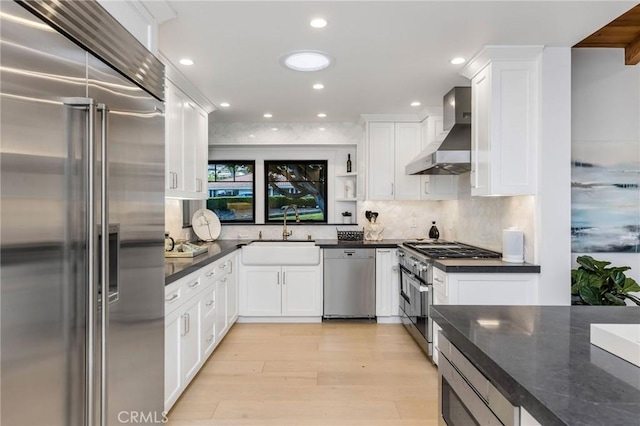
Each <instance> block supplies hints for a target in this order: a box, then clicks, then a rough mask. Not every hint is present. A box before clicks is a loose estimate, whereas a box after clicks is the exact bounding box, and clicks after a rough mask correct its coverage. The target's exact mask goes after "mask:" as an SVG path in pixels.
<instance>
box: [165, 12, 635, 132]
mask: <svg viewBox="0 0 640 426" xmlns="http://www.w3.org/2000/svg"><path fill="white" fill-rule="evenodd" d="M170 4H171V6H172V7H173V8H174V9H175V11H176V13H177V17H176V18H174V19H170V20H168V21H166V22H164V23H162V24H161V26H160V30H159V48H160V51H161V52H162V53H163V54H164V55H165V56H166V57H167V58H168V59H169V60H170V61H171V62H172V63H173V64H175V65H177V67H178V68H179V69H180V70H181V71H182V72H183V74H184V75H185V76H186V77H187V78H188V79H189V80H191V82H192V83H194V84H195V85H196V86H197V87H198V88H199V89H200V90H201V91H202V92H203V93H204V95H205V96H207V97H208V98H209V99H210V100H211V101H212V102H213V104H214V105H215V106H216V108H217V111H215V112H214V113H213V115H212V120H213V121H221V122H262V121H273V122H274V123H275V122H327V121H333V122H355V121H356V120H357V119H358V116H359V115H360V114H363V113H364V114H387V113H397V114H404V113H416V112H418V111H419V110H421V109H424V108H425V107H430V106H433V107H438V106H440V105H441V102H442V96H443V95H444V94H445V93H446V92H447V91H448V90H449V89H450V88H451V87H453V86H455V85H468V84H469V81H468V80H467V79H465V78H463V77H461V76H459V75H458V71H459V70H460V69H461V68H462V67H463V65H451V64H450V63H449V60H450V59H451V58H453V57H454V56H463V57H466V58H470V57H472V56H473V55H474V54H475V53H477V52H478V51H479V50H480V49H481V48H482V46H484V45H489V44H494V45H495V44H511V45H517V44H536V45H545V46H572V45H574V44H575V43H577V42H578V41H580V40H581V39H583V38H584V37H586V36H588V35H589V34H591V33H592V32H594V31H595V30H597V29H599V28H600V27H602V26H604V25H606V24H607V23H609V22H610V21H612V20H613V19H615V18H616V17H618V16H619V15H621V14H622V13H624V12H625V11H627V10H628V9H630V8H632V7H633V6H635V5H636V4H638V2H637V1H612V0H604V1H454V0H449V1H407V2H404V1H313V2H311V1H279V2H276V1H257V2H249V1H188V0H182V1H178V0H174V1H170ZM313 17H323V18H325V19H327V20H328V21H329V24H328V26H327V27H326V28H324V29H321V30H318V29H314V28H311V27H310V26H309V21H310V20H311V18H313ZM301 49H314V50H321V51H324V52H327V53H329V54H330V55H332V56H333V57H334V58H335V59H336V62H335V65H334V66H332V67H330V68H328V69H326V70H322V71H318V72H312V73H300V72H296V71H292V70H288V69H285V68H283V67H282V66H281V65H280V62H279V61H280V58H281V57H282V56H283V55H284V54H286V53H288V52H291V51H294V50H301ZM182 57H189V58H192V59H193V60H194V61H195V65H193V66H191V67H185V66H182V65H178V60H179V59H180V58H182ZM316 82H322V83H324V85H325V89H324V90H322V91H316V90H314V89H312V87H311V86H312V84H313V83H316ZM414 100H417V101H420V102H422V106H421V107H418V108H415V107H411V106H409V103H410V102H412V101H414ZM222 102H229V103H230V104H231V107H230V108H226V109H225V108H220V107H219V104H220V103H222ZM265 112H270V113H272V114H273V118H271V119H265V118H263V117H262V115H263V114H264V113H265ZM320 112H324V113H326V114H327V118H324V119H321V118H317V117H316V115H317V114H318V113H320Z"/></svg>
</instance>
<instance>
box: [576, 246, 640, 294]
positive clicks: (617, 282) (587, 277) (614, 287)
mask: <svg viewBox="0 0 640 426" xmlns="http://www.w3.org/2000/svg"><path fill="white" fill-rule="evenodd" d="M577 262H578V264H579V265H580V266H579V267H578V269H572V270H571V304H572V305H616V306H624V305H626V303H625V299H629V300H631V301H632V302H634V303H635V304H636V305H640V298H638V297H637V296H634V295H632V294H629V293H630V292H637V291H640V285H638V283H637V282H636V281H635V280H634V279H633V278H629V277H627V276H626V275H625V274H624V271H627V270H629V269H631V268H630V267H629V266H616V267H610V268H607V266H609V265H610V264H611V262H607V261H603V260H595V259H594V258H593V257H591V256H579V257H578V259H577Z"/></svg>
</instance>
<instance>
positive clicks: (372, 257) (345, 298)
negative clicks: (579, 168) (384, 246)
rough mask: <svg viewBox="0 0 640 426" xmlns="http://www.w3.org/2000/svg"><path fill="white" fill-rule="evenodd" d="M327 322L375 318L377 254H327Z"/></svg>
mask: <svg viewBox="0 0 640 426" xmlns="http://www.w3.org/2000/svg"><path fill="white" fill-rule="evenodd" d="M323 317H324V318H328V319H330V318H370V319H373V318H375V317H376V250H375V249H339V248H335V249H325V250H324V313H323Z"/></svg>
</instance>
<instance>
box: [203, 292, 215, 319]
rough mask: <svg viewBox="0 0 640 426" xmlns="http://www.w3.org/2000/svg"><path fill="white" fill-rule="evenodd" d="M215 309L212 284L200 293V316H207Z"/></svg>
mask: <svg viewBox="0 0 640 426" xmlns="http://www.w3.org/2000/svg"><path fill="white" fill-rule="evenodd" d="M215 310H216V286H215V285H212V286H211V287H210V288H208V289H206V290H205V291H204V292H203V294H202V316H203V317H204V318H209V317H210V316H212V315H213V313H214V312H215Z"/></svg>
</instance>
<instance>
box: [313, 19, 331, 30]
mask: <svg viewBox="0 0 640 426" xmlns="http://www.w3.org/2000/svg"><path fill="white" fill-rule="evenodd" d="M309 25H311V26H312V27H313V28H324V27H326V26H327V20H326V19H323V18H314V19H312V20H311V22H309Z"/></svg>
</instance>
